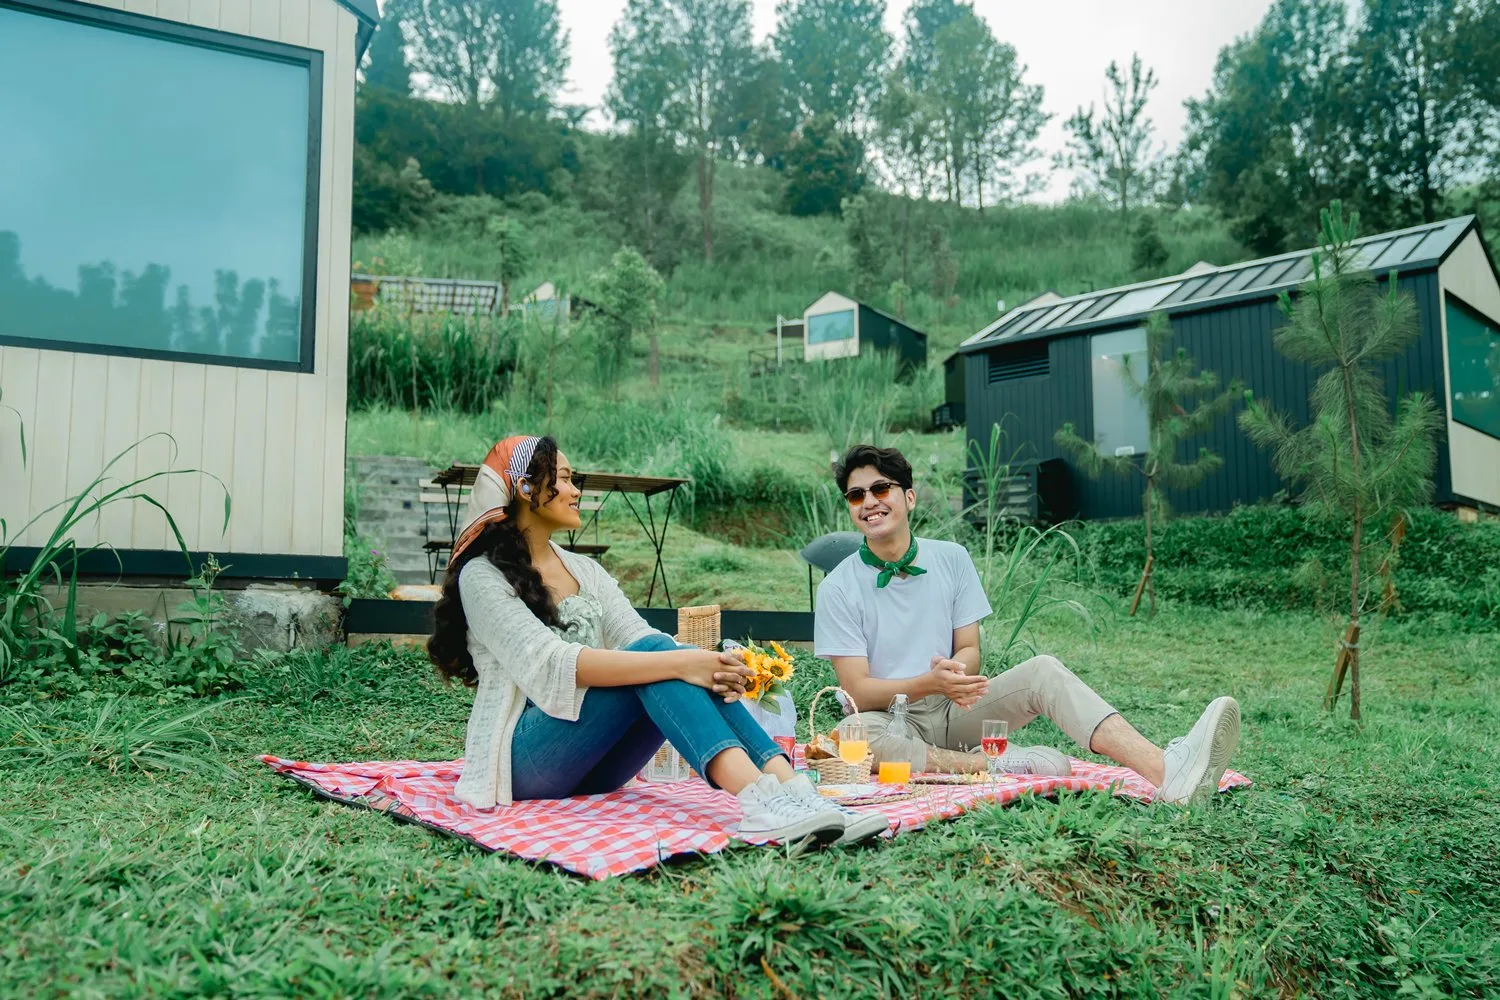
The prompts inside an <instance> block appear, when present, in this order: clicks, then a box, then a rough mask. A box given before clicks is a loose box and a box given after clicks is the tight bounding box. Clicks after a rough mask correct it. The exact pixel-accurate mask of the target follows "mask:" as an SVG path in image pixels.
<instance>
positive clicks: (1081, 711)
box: [859, 656, 1116, 771]
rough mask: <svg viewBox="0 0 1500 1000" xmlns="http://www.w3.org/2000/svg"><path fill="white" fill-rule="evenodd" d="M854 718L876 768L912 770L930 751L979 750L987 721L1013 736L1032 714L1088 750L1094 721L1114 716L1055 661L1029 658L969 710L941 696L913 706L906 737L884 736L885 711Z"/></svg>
mask: <svg viewBox="0 0 1500 1000" xmlns="http://www.w3.org/2000/svg"><path fill="white" fill-rule="evenodd" d="M859 714H860V719H861V721H863V722H864V723H865V724H866V725H867V726H868V727H869V731H870V752H871V754H873V756H874V760H875V762H876V763H877V764H878V763H879V762H880V761H882V760H909V761H911V766H912V770H914V771H924V770H926V769H927V750H928V748H929V747H941V748H943V749H945V750H978V749H979V741H980V737H981V732H980V731H981V729H982V728H983V723H984V721H985V720H986V719H1004V720H1005V721H1006V722H1008V723H1010V731H1011V733H1012V734H1014V733H1015V731H1016V730H1017V729H1020V728H1021V727H1022V726H1024V725H1026V724H1027V723H1028V722H1030V721H1031V720H1032V719H1035V718H1036V717H1037V716H1039V715H1040V716H1045V717H1046V718H1048V719H1051V720H1052V721H1053V722H1055V723H1056V724H1057V725H1058V727H1059V728H1060V729H1062V731H1063V732H1065V733H1067V734H1068V736H1069V737H1071V738H1072V740H1073V742H1075V743H1077V744H1078V745H1079V746H1081V747H1083V748H1084V749H1085V750H1087V749H1089V743H1090V741H1091V740H1092V739H1093V736H1094V730H1095V729H1097V728H1099V723H1101V722H1103V721H1104V720H1105V719H1107V718H1109V717H1110V716H1111V715H1114V714H1116V713H1115V710H1114V709H1113V708H1111V707H1110V706H1109V704H1108V703H1107V702H1106V701H1105V700H1104V699H1103V698H1101V697H1099V696H1098V695H1097V694H1095V693H1094V691H1093V689H1092V688H1090V687H1089V686H1088V685H1087V684H1085V683H1084V682H1083V681H1081V680H1079V679H1078V678H1077V676H1075V675H1074V673H1073V671H1071V670H1069V669H1068V668H1067V667H1065V666H1063V665H1062V661H1061V660H1059V659H1058V658H1057V657H1055V656H1033V657H1032V658H1031V659H1029V660H1027V661H1026V662H1024V663H1018V664H1016V665H1015V666H1014V667H1011V668H1010V669H1009V670H1007V671H1005V672H1004V673H1003V674H999V675H997V676H995V677H991V678H990V685H989V689H988V690H987V691H986V692H985V693H984V696H983V697H982V698H980V699H979V700H978V701H977V702H975V703H974V706H973V707H972V708H959V707H958V706H957V705H955V704H954V703H953V702H952V701H950V700H949V699H948V698H947V697H946V696H945V695H940V694H935V695H931V696H929V697H926V698H922V699H921V700H919V701H916V702H913V703H912V705H911V707H910V709H909V710H908V713H907V719H908V721H909V725H908V726H907V735H906V737H905V738H902V737H898V736H893V735H891V734H890V733H889V732H888V727H889V726H890V723H891V718H892V716H891V714H890V713H889V712H861V713H859ZM913 730H915V732H913Z"/></svg>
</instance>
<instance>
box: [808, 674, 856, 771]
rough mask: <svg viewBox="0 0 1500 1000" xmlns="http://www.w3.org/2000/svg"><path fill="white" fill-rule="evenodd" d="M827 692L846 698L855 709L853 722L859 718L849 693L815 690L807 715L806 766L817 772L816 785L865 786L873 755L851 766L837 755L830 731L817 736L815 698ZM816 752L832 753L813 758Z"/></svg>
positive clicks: (826, 689) (830, 689) (816, 703)
mask: <svg viewBox="0 0 1500 1000" xmlns="http://www.w3.org/2000/svg"><path fill="white" fill-rule="evenodd" d="M829 691H838V692H841V693H842V694H843V696H844V697H845V698H848V699H849V704H850V705H851V706H852V707H853V708H854V718H855V720H856V721H858V719H859V706H858V705H855V704H854V699H853V698H852V697H851V696H850V694H849V692H848V691H845V690H844V689H843V688H841V687H839V686H838V685H837V684H834V685H831V686H829V687H826V688H822V689H821V690H819V691H818V693H817V694H815V695H813V700H812V708H811V709H810V710H809V711H808V713H807V733H808V738H807V753H806V754H805V756H806V759H807V766H808V767H810V768H812V769H813V770H814V771H817V772H818V782H819V784H823V785H862V784H865V783H866V782H868V781H869V780H870V761H871V757H872V755H871V754H869V753H866V754H865V759H864V760H862V761H859V762H857V763H854V764H850V763H848V762H847V761H845V760H844V759H843V758H842V757H840V756H838V751H837V749H836V748H835V747H834V745H833V739H832V736H833V733H832V732H830V733H829V734H828V736H819V735H818V730H817V725H818V699H819V698H821V697H823V696H824V695H825V694H827V693H828V692H829ZM815 753H829V754H832V756H831V757H822V756H819V757H816V758H815V757H814V756H813V754H815Z"/></svg>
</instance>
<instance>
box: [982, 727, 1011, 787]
mask: <svg viewBox="0 0 1500 1000" xmlns="http://www.w3.org/2000/svg"><path fill="white" fill-rule="evenodd" d="M1008 746H1010V723H1008V722H1006V721H1005V720H1004V719H985V720H984V728H983V729H982V730H981V733H980V740H979V748H980V749H981V750H983V751H984V755H985V756H986V757H988V758H989V762H990V768H989V770H990V778H991V779H993V778H995V777H996V776H997V775H998V774H999V773H1000V772H999V767H1000V758H1001V757H1003V756H1005V749H1006V747H1008Z"/></svg>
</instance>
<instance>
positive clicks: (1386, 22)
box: [1351, 0, 1496, 227]
mask: <svg viewBox="0 0 1500 1000" xmlns="http://www.w3.org/2000/svg"><path fill="white" fill-rule="evenodd" d="M1492 3H1493V0H1488V2H1486V3H1484V4H1482V6H1491V5H1492ZM1468 6H1470V4H1469V3H1468V2H1466V0H1365V5H1364V15H1363V17H1362V19H1361V23H1360V27H1359V30H1358V32H1357V34H1356V36H1355V39H1354V43H1353V46H1352V52H1351V55H1352V59H1353V64H1354V84H1355V88H1356V90H1357V92H1358V94H1359V95H1360V98H1361V101H1362V103H1363V104H1364V108H1365V113H1364V114H1363V115H1362V116H1361V118H1362V120H1363V122H1364V124H1365V130H1364V132H1363V134H1362V139H1363V141H1362V142H1361V147H1362V152H1363V154H1364V161H1365V163H1366V165H1367V170H1368V173H1367V175H1366V177H1365V185H1364V187H1365V190H1366V194H1365V196H1364V198H1363V199H1362V203H1363V204H1364V205H1365V214H1366V215H1367V216H1370V215H1374V216H1375V221H1376V224H1377V225H1379V226H1382V227H1385V226H1398V225H1406V224H1410V223H1415V222H1433V221H1435V220H1436V219H1437V218H1438V217H1439V214H1440V212H1441V211H1442V208H1443V196H1444V195H1445V194H1447V192H1448V191H1449V190H1451V189H1452V187H1453V186H1454V182H1455V181H1456V180H1457V179H1459V178H1466V179H1467V178H1470V177H1472V176H1473V173H1474V171H1475V168H1476V167H1477V166H1478V164H1477V163H1476V162H1475V156H1474V154H1475V152H1476V147H1475V145H1474V140H1475V139H1476V137H1477V135H1478V134H1479V133H1478V132H1477V126H1479V124H1480V122H1481V118H1482V116H1483V115H1484V108H1483V101H1482V99H1481V96H1480V89H1479V86H1480V85H1481V84H1480V79H1479V78H1481V77H1488V78H1491V79H1492V78H1493V77H1494V75H1495V72H1496V67H1494V66H1490V67H1488V69H1487V71H1480V72H1477V73H1476V74H1475V75H1474V77H1472V78H1471V76H1470V74H1469V72H1468V69H1469V67H1468V65H1467V64H1466V62H1465V59H1464V55H1465V50H1464V47H1463V46H1462V45H1461V44H1460V39H1459V35H1458V31H1457V29H1458V26H1459V22H1460V17H1461V15H1462V14H1464V12H1465V10H1464V9H1465V8H1466V7H1468ZM1474 6H1476V7H1478V6H1481V5H1480V4H1474ZM1476 69H1477V67H1476Z"/></svg>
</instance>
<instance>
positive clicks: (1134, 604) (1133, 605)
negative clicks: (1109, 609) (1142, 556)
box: [1130, 556, 1156, 618]
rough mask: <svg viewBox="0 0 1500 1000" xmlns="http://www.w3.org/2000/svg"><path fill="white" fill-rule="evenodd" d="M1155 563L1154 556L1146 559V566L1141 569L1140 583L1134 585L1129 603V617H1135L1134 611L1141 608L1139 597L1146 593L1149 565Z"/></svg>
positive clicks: (1149, 571) (1149, 577)
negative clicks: (1132, 596) (1133, 594)
mask: <svg viewBox="0 0 1500 1000" xmlns="http://www.w3.org/2000/svg"><path fill="white" fill-rule="evenodd" d="M1154 562H1156V557H1155V556H1147V557H1146V565H1145V566H1144V567H1143V568H1142V569H1141V581H1140V583H1137V584H1136V585H1135V598H1134V599H1132V600H1131V602H1130V616H1131V617H1132V618H1134V617H1135V613H1136V610H1137V609H1138V608H1140V606H1141V595H1142V594H1143V593H1145V591H1146V582H1147V581H1148V580H1150V579H1151V564H1152V563H1154Z"/></svg>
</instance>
